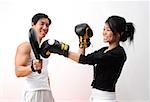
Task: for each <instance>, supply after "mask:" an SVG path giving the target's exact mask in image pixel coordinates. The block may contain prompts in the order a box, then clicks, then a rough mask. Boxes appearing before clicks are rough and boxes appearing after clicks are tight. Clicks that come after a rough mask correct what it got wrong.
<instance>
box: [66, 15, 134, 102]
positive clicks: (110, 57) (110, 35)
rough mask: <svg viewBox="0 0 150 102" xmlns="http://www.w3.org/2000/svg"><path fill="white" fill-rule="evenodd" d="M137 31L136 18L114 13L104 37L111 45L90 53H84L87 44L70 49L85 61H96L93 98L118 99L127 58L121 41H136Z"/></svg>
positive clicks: (93, 101) (107, 101)
mask: <svg viewBox="0 0 150 102" xmlns="http://www.w3.org/2000/svg"><path fill="white" fill-rule="evenodd" d="M134 32H135V28H134V25H133V23H132V22H126V20H125V19H124V18H123V17H120V16H116V15H115V16H110V17H109V18H108V19H107V20H106V22H105V25H104V29H103V40H104V42H105V43H108V46H106V47H103V48H100V49H99V50H97V51H95V52H93V53H90V54H87V55H85V54H84V53H85V48H79V52H78V53H75V52H71V51H69V53H68V58H70V59H72V60H74V61H76V62H78V63H81V64H89V65H93V68H94V78H93V82H92V92H91V97H90V102H117V101H116V98H115V91H116V90H115V88H116V83H117V80H118V78H119V76H120V74H121V71H122V68H123V65H124V63H125V61H126V59H127V56H126V52H125V50H124V48H123V47H122V46H121V45H120V42H125V41H130V42H132V41H133V39H134ZM127 39H129V40H127Z"/></svg>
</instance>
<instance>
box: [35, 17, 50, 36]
mask: <svg viewBox="0 0 150 102" xmlns="http://www.w3.org/2000/svg"><path fill="white" fill-rule="evenodd" d="M32 27H33V28H34V29H35V30H36V32H37V36H38V37H39V39H42V38H44V37H45V36H46V34H47V33H48V30H49V20H48V19H47V18H41V19H39V20H38V22H37V23H36V24H35V25H33V26H32Z"/></svg>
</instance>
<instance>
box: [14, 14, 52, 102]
mask: <svg viewBox="0 0 150 102" xmlns="http://www.w3.org/2000/svg"><path fill="white" fill-rule="evenodd" d="M50 24H51V20H50V18H49V17H48V16H47V15H46V14H43V13H37V14H35V15H34V16H33V17H32V28H33V29H34V30H35V31H36V37H37V41H38V43H39V44H40V43H41V41H42V39H43V38H44V37H45V36H46V35H47V33H48V31H49V25H50ZM41 59H42V61H40V60H37V59H36V58H35V55H34V53H33V50H32V47H31V45H30V43H29V42H28V41H26V42H22V43H21V44H20V45H19V46H18V48H17V51H16V56H15V73H16V76H17V77H26V84H25V92H24V97H23V102H54V99H53V96H52V92H51V89H50V82H49V76H48V70H47V65H48V59H44V58H42V57H41ZM38 70H41V73H37V71H38Z"/></svg>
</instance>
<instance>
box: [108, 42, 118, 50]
mask: <svg viewBox="0 0 150 102" xmlns="http://www.w3.org/2000/svg"><path fill="white" fill-rule="evenodd" d="M118 45H119V42H113V43H109V46H108V49H109V50H111V49H113V48H115V47H117V46H118Z"/></svg>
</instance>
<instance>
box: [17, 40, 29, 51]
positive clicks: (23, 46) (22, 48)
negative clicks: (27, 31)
mask: <svg viewBox="0 0 150 102" xmlns="http://www.w3.org/2000/svg"><path fill="white" fill-rule="evenodd" d="M30 50H31V46H30V43H29V42H27V41H26V42H23V43H21V44H20V45H18V47H17V51H21V52H30Z"/></svg>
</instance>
